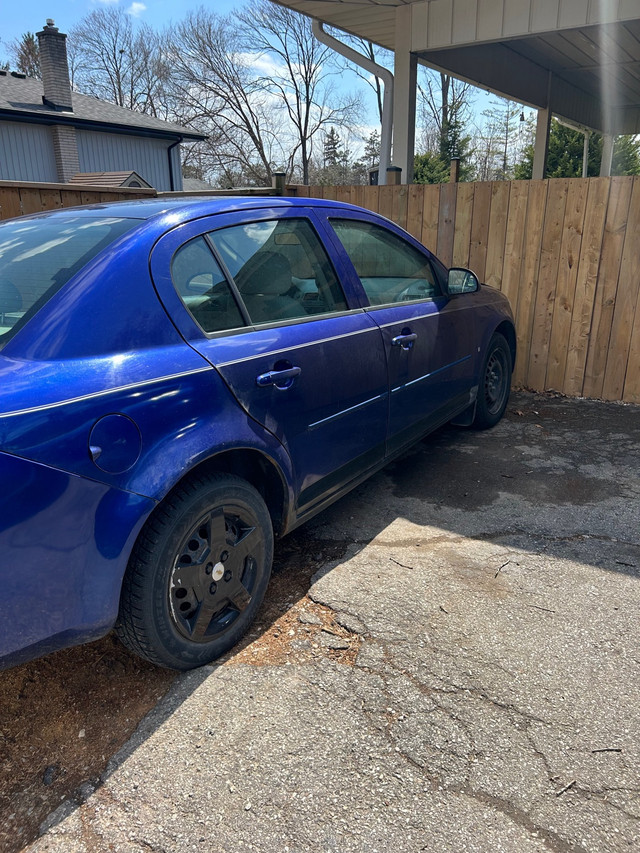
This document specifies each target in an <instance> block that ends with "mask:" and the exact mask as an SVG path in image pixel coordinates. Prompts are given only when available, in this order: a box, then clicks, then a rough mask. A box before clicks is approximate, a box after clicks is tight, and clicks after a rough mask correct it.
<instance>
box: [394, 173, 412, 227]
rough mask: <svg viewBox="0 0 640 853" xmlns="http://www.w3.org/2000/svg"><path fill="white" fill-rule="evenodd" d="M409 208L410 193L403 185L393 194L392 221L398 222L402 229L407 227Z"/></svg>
mask: <svg viewBox="0 0 640 853" xmlns="http://www.w3.org/2000/svg"><path fill="white" fill-rule="evenodd" d="M408 207H409V193H408V187H407V185H406V184H401V185H400V186H399V187H396V192H395V193H394V194H393V208H392V211H391V219H393V221H394V222H397V223H398V225H399V226H400V227H401V228H404V229H406V227H407V213H408Z"/></svg>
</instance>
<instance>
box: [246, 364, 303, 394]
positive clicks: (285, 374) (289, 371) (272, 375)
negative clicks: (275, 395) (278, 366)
mask: <svg viewBox="0 0 640 853" xmlns="http://www.w3.org/2000/svg"><path fill="white" fill-rule="evenodd" d="M301 373H302V368H301V367H287V368H285V369H284V370H270V371H269V372H268V373H261V374H260V375H259V376H256V385H259V386H260V388H266V387H267V386H268V385H275V386H276V388H279V389H280V390H281V391H285V390H286V389H287V388H291V386H292V385H293V380H294V379H296V377H298V376H300V374H301Z"/></svg>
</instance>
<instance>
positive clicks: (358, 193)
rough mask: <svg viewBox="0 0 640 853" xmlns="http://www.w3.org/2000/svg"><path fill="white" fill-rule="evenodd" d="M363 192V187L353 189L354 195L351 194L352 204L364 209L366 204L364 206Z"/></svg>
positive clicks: (364, 188)
mask: <svg viewBox="0 0 640 853" xmlns="http://www.w3.org/2000/svg"><path fill="white" fill-rule="evenodd" d="M365 190H366V187H365V186H361V187H354V193H353V203H354V204H357V205H359V206H360V207H366V204H365V198H366V194H365Z"/></svg>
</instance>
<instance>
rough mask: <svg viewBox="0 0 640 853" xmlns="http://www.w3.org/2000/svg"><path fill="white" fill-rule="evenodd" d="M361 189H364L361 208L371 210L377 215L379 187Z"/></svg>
mask: <svg viewBox="0 0 640 853" xmlns="http://www.w3.org/2000/svg"><path fill="white" fill-rule="evenodd" d="M363 189H364V204H363V207H366V208H367V210H373V212H374V213H377V212H378V205H379V190H380V187H363Z"/></svg>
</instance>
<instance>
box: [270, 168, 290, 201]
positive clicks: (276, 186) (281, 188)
mask: <svg viewBox="0 0 640 853" xmlns="http://www.w3.org/2000/svg"><path fill="white" fill-rule="evenodd" d="M286 179H287V173H286V172H273V174H272V176H271V186H272V187H273V194H274V195H284V194H285V189H286V187H285V182H286Z"/></svg>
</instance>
